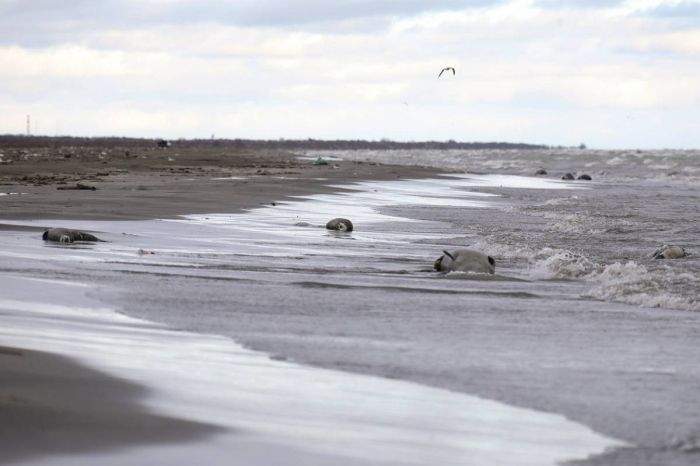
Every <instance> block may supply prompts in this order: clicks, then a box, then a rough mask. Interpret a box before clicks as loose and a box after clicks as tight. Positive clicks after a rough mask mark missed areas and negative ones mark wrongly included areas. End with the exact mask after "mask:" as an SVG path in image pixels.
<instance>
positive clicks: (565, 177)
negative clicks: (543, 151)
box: [561, 173, 574, 180]
mask: <svg viewBox="0 0 700 466" xmlns="http://www.w3.org/2000/svg"><path fill="white" fill-rule="evenodd" d="M561 179H562V180H573V179H574V175H572V174H571V173H567V174H566V175H564V176H562V177H561Z"/></svg>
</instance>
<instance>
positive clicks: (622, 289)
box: [474, 237, 700, 311]
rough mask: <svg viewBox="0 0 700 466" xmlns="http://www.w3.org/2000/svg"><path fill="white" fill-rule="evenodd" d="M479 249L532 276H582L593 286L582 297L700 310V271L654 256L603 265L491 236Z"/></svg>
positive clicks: (557, 277) (655, 306)
mask: <svg viewBox="0 0 700 466" xmlns="http://www.w3.org/2000/svg"><path fill="white" fill-rule="evenodd" d="M474 247H475V248H477V249H479V250H481V251H484V252H485V253H487V254H490V255H493V256H495V257H496V258H498V259H500V260H503V261H504V262H506V263H510V264H511V265H514V266H516V267H517V266H518V265H519V266H520V267H517V268H518V269H520V271H521V273H522V275H523V278H525V279H529V280H556V279H560V280H561V279H566V280H582V281H584V282H587V283H589V284H590V285H591V287H590V289H589V290H588V291H586V292H585V293H584V294H583V295H582V297H587V298H594V299H599V300H602V301H609V302H616V303H624V304H630V305H634V306H640V307H650V308H667V309H679V310H687V311H700V275H698V274H696V273H693V272H690V271H678V270H676V269H675V268H674V267H672V266H670V265H668V264H665V263H663V264H662V263H660V261H651V262H650V263H649V264H647V265H645V264H642V263H639V262H637V261H633V260H632V261H628V262H626V263H621V262H614V263H612V264H602V263H598V262H596V261H594V260H591V259H589V258H588V257H586V256H585V255H583V254H579V253H575V252H572V251H567V250H564V249H557V248H533V247H531V246H528V245H526V244H522V243H518V242H508V241H505V242H504V241H503V238H496V237H486V238H484V239H482V240H481V241H479V242H478V243H477V244H475V245H474Z"/></svg>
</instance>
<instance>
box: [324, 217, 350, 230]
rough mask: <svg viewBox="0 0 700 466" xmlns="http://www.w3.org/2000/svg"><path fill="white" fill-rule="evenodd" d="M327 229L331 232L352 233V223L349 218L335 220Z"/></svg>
mask: <svg viewBox="0 0 700 466" xmlns="http://www.w3.org/2000/svg"><path fill="white" fill-rule="evenodd" d="M326 228H327V229H329V230H338V231H352V230H353V226H352V222H351V221H350V220H348V219H347V218H334V219H333V220H331V221H330V222H328V223H326Z"/></svg>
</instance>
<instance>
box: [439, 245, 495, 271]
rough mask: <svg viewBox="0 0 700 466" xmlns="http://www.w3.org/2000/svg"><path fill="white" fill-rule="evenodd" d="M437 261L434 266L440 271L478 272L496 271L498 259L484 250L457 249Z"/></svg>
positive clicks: (446, 253)
mask: <svg viewBox="0 0 700 466" xmlns="http://www.w3.org/2000/svg"><path fill="white" fill-rule="evenodd" d="M442 252H444V253H445V254H444V255H443V256H440V257H439V258H438V260H436V261H435V264H434V267H435V270H437V271H438V272H478V273H495V272H496V261H495V260H493V257H491V256H487V255H486V254H484V253H483V252H479V251H474V250H472V249H456V250H454V251H452V252H448V251H442Z"/></svg>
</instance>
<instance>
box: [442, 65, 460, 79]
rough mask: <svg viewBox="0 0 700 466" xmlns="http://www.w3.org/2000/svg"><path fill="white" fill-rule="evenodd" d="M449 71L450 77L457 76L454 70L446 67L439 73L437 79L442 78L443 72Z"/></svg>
mask: <svg viewBox="0 0 700 466" xmlns="http://www.w3.org/2000/svg"><path fill="white" fill-rule="evenodd" d="M450 70H452V76H454V75H456V74H457V72H456V71H455V69H454V68H452V67H449V66H448V67H447V68H443V69H442V71H440V74H439V75H438V78H439V77H440V76H442V73H444V72H445V71H450Z"/></svg>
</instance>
